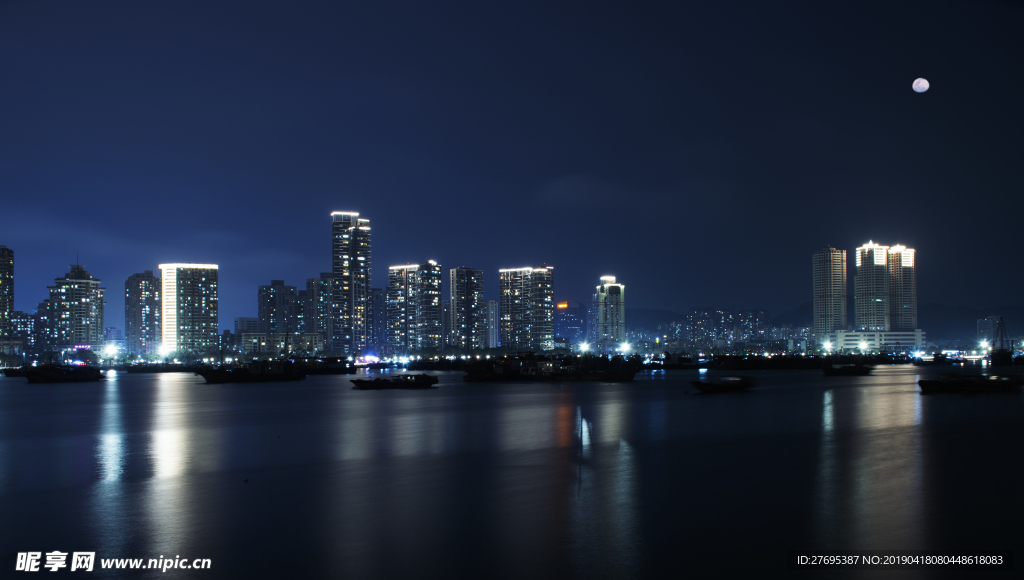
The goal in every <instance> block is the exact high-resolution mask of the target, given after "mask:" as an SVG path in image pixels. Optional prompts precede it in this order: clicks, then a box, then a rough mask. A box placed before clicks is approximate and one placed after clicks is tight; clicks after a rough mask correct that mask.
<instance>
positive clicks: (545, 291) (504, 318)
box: [498, 266, 555, 351]
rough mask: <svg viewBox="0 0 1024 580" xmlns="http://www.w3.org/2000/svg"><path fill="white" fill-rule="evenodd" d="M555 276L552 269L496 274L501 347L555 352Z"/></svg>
mask: <svg viewBox="0 0 1024 580" xmlns="http://www.w3.org/2000/svg"><path fill="white" fill-rule="evenodd" d="M554 272H555V269H554V268H553V267H551V266H543V267H540V268H508V269H502V270H498V281H499V292H500V297H501V302H500V308H501V331H500V332H501V338H500V340H501V346H502V347H504V348H508V349H513V350H517V351H522V350H534V351H538V350H553V349H554V348H555V316H554V311H555V303H554V288H555V274H554Z"/></svg>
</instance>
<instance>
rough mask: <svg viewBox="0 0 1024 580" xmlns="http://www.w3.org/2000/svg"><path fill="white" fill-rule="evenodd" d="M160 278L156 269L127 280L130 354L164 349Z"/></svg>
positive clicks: (126, 332)
mask: <svg viewBox="0 0 1024 580" xmlns="http://www.w3.org/2000/svg"><path fill="white" fill-rule="evenodd" d="M160 291H161V287H160V278H158V277H157V276H154V275H153V271H152V270H146V271H145V272H142V273H140V274H132V275H131V276H130V277H129V278H128V280H126V281H125V283H124V345H125V350H126V351H127V352H128V353H129V354H140V355H147V354H152V355H155V354H159V353H160V337H161V331H160Z"/></svg>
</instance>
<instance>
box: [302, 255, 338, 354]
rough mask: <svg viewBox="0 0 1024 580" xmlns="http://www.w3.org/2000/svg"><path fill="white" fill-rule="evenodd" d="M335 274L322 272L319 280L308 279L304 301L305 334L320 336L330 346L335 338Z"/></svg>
mask: <svg viewBox="0 0 1024 580" xmlns="http://www.w3.org/2000/svg"><path fill="white" fill-rule="evenodd" d="M333 291H334V274H331V273H330V272H321V273H320V277H319V278H306V297H305V300H303V301H302V309H303V312H302V318H303V332H307V333H314V334H319V335H320V336H322V337H324V344H328V343H330V341H331V337H332V336H333V334H332V332H331V329H332V328H333V327H334V326H333V323H334V318H333V316H332V315H331V313H332V312H333V310H332V309H331V305H332V304H333V301H334V298H333V294H332V293H333Z"/></svg>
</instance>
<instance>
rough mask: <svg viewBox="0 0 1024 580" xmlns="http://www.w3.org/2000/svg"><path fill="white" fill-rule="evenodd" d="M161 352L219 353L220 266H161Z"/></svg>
mask: <svg viewBox="0 0 1024 580" xmlns="http://www.w3.org/2000/svg"><path fill="white" fill-rule="evenodd" d="M159 268H160V280H161V286H162V289H161V296H160V303H161V307H160V315H161V334H162V340H161V342H162V344H161V350H162V351H163V352H164V353H170V352H178V353H182V354H186V355H201V354H203V353H208V352H209V353H212V352H214V351H216V350H218V347H219V344H220V339H219V337H218V328H217V312H218V301H217V278H218V276H217V275H218V270H217V265H216V264H184V263H182V264H160V266H159Z"/></svg>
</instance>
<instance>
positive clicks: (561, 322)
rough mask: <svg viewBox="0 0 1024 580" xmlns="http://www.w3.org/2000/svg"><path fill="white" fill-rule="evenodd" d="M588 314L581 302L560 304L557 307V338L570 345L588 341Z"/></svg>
mask: <svg viewBox="0 0 1024 580" xmlns="http://www.w3.org/2000/svg"><path fill="white" fill-rule="evenodd" d="M586 318H587V314H586V311H585V310H584V308H583V306H582V305H581V304H580V303H579V302H559V303H558V304H556V305H555V337H556V338H564V339H566V340H568V341H569V344H576V343H580V342H584V341H585V340H586V328H587V323H586Z"/></svg>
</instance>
